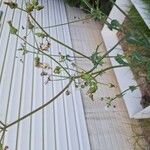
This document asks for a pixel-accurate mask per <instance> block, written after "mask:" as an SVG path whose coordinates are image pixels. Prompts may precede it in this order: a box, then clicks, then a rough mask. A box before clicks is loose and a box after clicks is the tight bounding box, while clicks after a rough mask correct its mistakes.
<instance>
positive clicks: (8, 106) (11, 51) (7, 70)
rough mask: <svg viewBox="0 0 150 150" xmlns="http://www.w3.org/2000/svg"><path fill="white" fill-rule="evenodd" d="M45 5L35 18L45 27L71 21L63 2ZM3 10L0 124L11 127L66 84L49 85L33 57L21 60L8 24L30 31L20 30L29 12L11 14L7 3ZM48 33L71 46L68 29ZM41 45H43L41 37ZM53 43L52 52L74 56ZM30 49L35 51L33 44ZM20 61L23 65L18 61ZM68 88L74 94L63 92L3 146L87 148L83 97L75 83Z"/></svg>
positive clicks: (19, 126) (9, 135)
mask: <svg viewBox="0 0 150 150" xmlns="http://www.w3.org/2000/svg"><path fill="white" fill-rule="evenodd" d="M18 3H19V5H20V6H21V5H22V3H24V1H23V0H21V1H20V0H18ZM41 3H42V4H43V5H44V6H45V9H44V10H43V11H40V12H38V13H36V14H35V17H36V19H37V20H38V22H39V23H40V24H41V25H43V26H49V25H55V24H59V23H64V22H67V17H66V10H65V5H64V3H63V1H62V0H43V1H41ZM24 4H25V3H24ZM2 10H3V11H4V12H5V15H4V14H3V18H2V21H4V27H3V26H2V28H1V35H0V36H1V37H0V43H1V47H2V48H3V49H1V55H0V73H1V74H0V77H1V79H2V80H1V82H0V104H1V105H0V120H3V121H5V122H6V123H11V122H13V121H14V120H16V119H17V118H19V117H21V116H24V115H25V114H27V113H29V112H30V111H32V110H34V109H36V108H37V107H39V106H41V105H42V104H44V103H46V102H47V101H49V100H50V99H51V98H52V97H53V96H55V95H56V94H57V93H58V92H59V91H61V90H62V88H63V87H64V86H65V85H66V84H67V83H68V82H67V81H61V82H51V83H48V84H46V85H45V81H46V78H45V77H41V75H40V74H41V72H42V69H39V68H35V67H34V54H26V55H25V56H22V54H21V53H20V52H18V51H17V49H18V48H19V47H20V43H21V40H20V39H18V38H16V37H15V36H13V35H10V34H9V29H8V28H7V27H6V26H7V20H10V19H11V18H13V23H14V24H15V26H17V27H19V26H20V30H19V34H20V35H21V36H23V35H26V32H27V30H26V29H24V30H23V29H21V26H22V25H24V26H25V24H26V19H25V18H26V14H25V13H24V12H20V11H18V10H17V11H14V13H13V11H12V10H10V9H7V8H6V7H4V6H3V5H2ZM46 30H47V32H49V33H50V34H51V35H52V36H54V37H56V38H57V39H59V40H60V41H62V42H65V43H67V44H68V45H70V46H72V44H71V39H70V33H69V27H68V25H65V26H62V27H56V28H52V29H46ZM36 31H38V30H36ZM28 41H29V42H31V43H32V44H33V45H35V40H34V38H33V37H32V36H31V35H29V37H28ZM38 41H39V42H40V43H41V42H42V41H41V40H39V39H38ZM50 42H51V48H50V49H49V53H50V54H58V52H59V51H60V52H61V53H63V54H69V55H73V53H72V52H71V51H70V50H68V49H66V48H65V47H63V46H61V45H58V44H57V43H56V42H54V41H50ZM27 49H29V50H33V48H31V47H29V46H27ZM33 51H34V50H33ZM16 56H17V58H16ZM40 57H41V60H43V62H44V63H49V64H51V65H52V66H53V67H55V66H56V65H57V64H56V63H55V62H53V61H52V60H50V59H49V58H48V57H46V56H40ZM20 58H22V59H23V62H20V61H19V60H20ZM58 59H59V58H58ZM64 65H65V64H64ZM67 66H68V67H72V66H71V64H66V67H67ZM50 73H52V71H50ZM70 73H73V71H70ZM53 79H55V77H53ZM69 90H70V91H71V95H69V96H66V95H65V94H62V95H61V96H60V97H59V98H58V99H57V100H56V101H55V102H54V103H53V104H50V105H49V106H47V107H46V108H44V109H43V110H41V111H39V112H37V113H36V114H34V115H32V116H31V117H28V118H26V119H25V120H23V121H21V122H20V123H18V124H16V125H14V126H12V127H11V128H10V129H8V131H7V132H6V134H5V140H4V144H5V145H8V146H9V149H12V150H50V149H51V150H89V149H90V146H89V140H88V134H87V128H86V124H85V117H84V111H83V106H82V100H81V95H80V92H79V91H78V90H77V89H75V87H74V86H73V85H72V86H70V88H69Z"/></svg>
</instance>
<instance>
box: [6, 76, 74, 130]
mask: <svg viewBox="0 0 150 150" xmlns="http://www.w3.org/2000/svg"><path fill="white" fill-rule="evenodd" d="M71 83H72V80H71V79H70V81H69V83H68V84H67V85H66V86H65V87H64V88H63V90H61V91H60V92H59V93H58V94H57V95H56V96H54V97H53V98H52V99H51V100H49V101H48V102H47V103H45V104H44V105H42V106H40V107H38V108H37V109H35V110H33V111H32V112H30V113H28V114H26V115H24V116H23V117H21V118H19V119H17V120H16V121H14V122H12V123H10V124H8V125H6V126H5V128H4V129H5V130H6V129H7V128H9V127H11V126H13V125H14V124H16V123H18V122H20V121H22V120H24V119H26V118H27V117H29V116H31V115H33V114H35V113H36V112H38V111H40V110H42V109H43V108H45V107H46V106H48V105H49V104H51V103H52V102H54V101H55V100H56V99H57V98H58V97H59V96H60V95H61V94H62V93H63V92H65V91H66V90H67V89H68V87H69V86H70V84H71Z"/></svg>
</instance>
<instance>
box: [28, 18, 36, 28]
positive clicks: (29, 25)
mask: <svg viewBox="0 0 150 150" xmlns="http://www.w3.org/2000/svg"><path fill="white" fill-rule="evenodd" d="M27 27H28V29H31V30H32V29H33V28H34V25H33V24H32V23H31V21H30V18H29V17H28V19H27Z"/></svg>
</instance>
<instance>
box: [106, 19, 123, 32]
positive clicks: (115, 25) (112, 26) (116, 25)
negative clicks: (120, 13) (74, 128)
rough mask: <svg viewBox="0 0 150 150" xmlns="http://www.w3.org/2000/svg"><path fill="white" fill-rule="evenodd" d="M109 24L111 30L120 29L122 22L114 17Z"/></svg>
mask: <svg viewBox="0 0 150 150" xmlns="http://www.w3.org/2000/svg"><path fill="white" fill-rule="evenodd" d="M107 26H108V28H109V29H110V30H113V29H119V27H120V23H119V22H118V21H117V20H116V19H114V20H112V21H111V22H110V23H108V24H107Z"/></svg>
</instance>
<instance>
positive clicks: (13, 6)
mask: <svg viewBox="0 0 150 150" xmlns="http://www.w3.org/2000/svg"><path fill="white" fill-rule="evenodd" d="M4 4H6V5H8V6H9V7H10V8H11V9H15V8H17V7H18V4H17V3H15V2H12V1H10V2H4Z"/></svg>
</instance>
